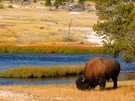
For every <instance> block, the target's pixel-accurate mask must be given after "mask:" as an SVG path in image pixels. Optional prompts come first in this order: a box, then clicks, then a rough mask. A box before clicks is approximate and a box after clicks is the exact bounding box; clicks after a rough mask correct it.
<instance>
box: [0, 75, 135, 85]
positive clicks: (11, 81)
mask: <svg viewBox="0 0 135 101" xmlns="http://www.w3.org/2000/svg"><path fill="white" fill-rule="evenodd" d="M77 77H78V76H75V77H62V78H34V79H31V78H19V79H17V78H0V81H1V82H0V85H47V84H69V83H75V80H76V79H77ZM118 80H119V81H124V80H135V73H120V75H119V77H118Z"/></svg>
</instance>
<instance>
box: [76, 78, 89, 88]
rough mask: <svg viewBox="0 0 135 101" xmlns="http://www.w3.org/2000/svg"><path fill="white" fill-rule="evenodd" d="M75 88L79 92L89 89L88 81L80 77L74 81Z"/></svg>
mask: <svg viewBox="0 0 135 101" xmlns="http://www.w3.org/2000/svg"><path fill="white" fill-rule="evenodd" d="M76 86H77V88H78V89H81V90H86V89H89V80H86V79H85V78H84V77H83V76H80V77H79V78H78V79H77V80H76Z"/></svg>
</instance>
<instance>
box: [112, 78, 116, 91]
mask: <svg viewBox="0 0 135 101" xmlns="http://www.w3.org/2000/svg"><path fill="white" fill-rule="evenodd" d="M112 80H113V83H114V85H113V88H114V89H115V88H117V77H113V78H112Z"/></svg>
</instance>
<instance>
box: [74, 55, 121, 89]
mask: <svg viewBox="0 0 135 101" xmlns="http://www.w3.org/2000/svg"><path fill="white" fill-rule="evenodd" d="M119 72H120V64H119V63H118V62H117V61H116V60H111V59H106V58H100V57H96V58H93V59H91V60H89V61H88V62H87V64H86V66H85V69H84V72H83V74H82V76H80V77H79V78H78V79H77V80H76V85H77V88H79V89H91V88H95V87H96V86H97V85H99V86H100V88H101V89H104V88H105V85H106V80H109V79H110V78H112V80H113V83H114V86H113V88H117V77H118V75H119ZM84 84H85V85H84Z"/></svg>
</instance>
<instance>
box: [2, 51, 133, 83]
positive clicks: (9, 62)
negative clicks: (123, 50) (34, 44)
mask: <svg viewBox="0 0 135 101" xmlns="http://www.w3.org/2000/svg"><path fill="white" fill-rule="evenodd" d="M93 57H104V58H110V59H114V58H112V57H111V56H110V55H104V54H10V53H4V54H0V71H2V70H7V69H10V68H14V67H20V66H53V65H74V64H85V63H86V62H87V61H88V60H89V59H91V58H93ZM116 60H117V61H119V63H120V64H121V74H120V75H121V76H120V77H119V80H128V79H134V78H135V74H130V75H129V74H123V73H122V72H124V71H135V63H125V62H124V61H123V60H122V59H121V57H119V58H116ZM123 77H124V78H123ZM75 79H76V77H72V78H53V79H10V78H0V84H2V85H9V84H34V85H37V84H61V83H73V82H74V81H75Z"/></svg>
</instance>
